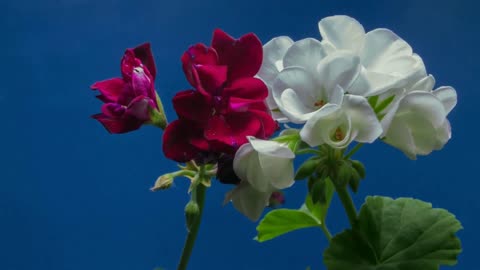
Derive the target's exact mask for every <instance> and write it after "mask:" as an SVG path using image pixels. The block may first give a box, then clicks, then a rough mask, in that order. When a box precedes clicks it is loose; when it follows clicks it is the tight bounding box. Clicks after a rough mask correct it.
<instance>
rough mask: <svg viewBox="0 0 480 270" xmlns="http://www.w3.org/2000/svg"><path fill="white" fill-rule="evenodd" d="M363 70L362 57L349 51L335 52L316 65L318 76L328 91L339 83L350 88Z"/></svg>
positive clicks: (344, 87) (345, 87)
mask: <svg viewBox="0 0 480 270" xmlns="http://www.w3.org/2000/svg"><path fill="white" fill-rule="evenodd" d="M360 70H361V65H360V58H359V57H358V56H355V55H353V54H351V53H348V52H335V53H333V54H330V55H329V56H327V57H326V58H325V59H323V60H322V61H321V62H320V63H319V64H318V66H317V67H316V73H315V75H316V77H317V80H318V81H320V83H321V84H322V86H323V88H324V89H325V91H326V92H327V93H330V92H331V91H334V89H335V87H336V86H337V85H339V86H340V87H342V88H343V89H348V88H349V87H350V85H351V84H352V83H353V82H354V81H355V79H356V78H357V77H358V75H359V73H360Z"/></svg>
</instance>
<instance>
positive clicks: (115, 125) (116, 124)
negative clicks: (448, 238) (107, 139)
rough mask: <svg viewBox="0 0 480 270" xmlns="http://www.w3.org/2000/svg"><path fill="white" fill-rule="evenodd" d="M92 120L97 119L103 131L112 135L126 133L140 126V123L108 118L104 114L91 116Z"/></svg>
mask: <svg viewBox="0 0 480 270" xmlns="http://www.w3.org/2000/svg"><path fill="white" fill-rule="evenodd" d="M92 118H94V119H97V120H98V121H99V122H100V123H101V124H102V125H103V126H104V127H105V129H106V130H107V131H108V132H110V133H114V134H120V133H126V132H129V131H133V130H137V129H139V128H140V127H141V126H142V124H143V123H142V122H139V121H132V120H126V119H121V118H118V119H117V118H110V117H108V116H106V115H104V114H95V115H92Z"/></svg>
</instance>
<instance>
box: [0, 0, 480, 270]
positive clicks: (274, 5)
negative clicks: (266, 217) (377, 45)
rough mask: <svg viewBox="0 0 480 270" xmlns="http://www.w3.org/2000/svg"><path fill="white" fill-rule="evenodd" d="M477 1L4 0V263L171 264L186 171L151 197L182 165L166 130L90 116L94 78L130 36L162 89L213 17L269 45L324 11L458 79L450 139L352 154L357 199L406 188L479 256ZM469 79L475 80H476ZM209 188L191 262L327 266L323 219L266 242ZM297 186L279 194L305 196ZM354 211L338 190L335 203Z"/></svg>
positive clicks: (339, 222)
mask: <svg viewBox="0 0 480 270" xmlns="http://www.w3.org/2000/svg"><path fill="white" fill-rule="evenodd" d="M477 10H478V6H477V5H476V3H475V1H473V0H472V1H453V0H452V1H438V0H437V1H421V0H406V1H366V0H363V1H341V0H332V1H327V0H324V1H320V0H317V1H279V0H275V1H273V0H264V1H260V0H243V1H219V0H211V1H192V0H176V1H169V2H167V1H154V0H138V1H113V0H104V1H98V0H96V1H94V0H55V1H54V0H44V1H33V0H6V1H5V0H3V1H1V2H0V33H1V37H0V38H1V43H0V44H1V45H0V48H1V58H0V59H1V64H0V78H1V86H0V115H1V133H0V149H1V150H0V164H1V165H0V184H1V186H0V269H2V270H27V269H28V270H30V269H38V270H57V269H58V270H77V269H78V270H79V269H115V270H133V269H139V270H140V269H147V270H152V269H153V268H155V267H157V266H163V267H165V268H166V269H175V267H176V263H177V260H178V258H179V255H180V252H181V249H182V246H183V241H184V237H185V226H184V217H183V207H184V205H185V203H186V202H187V200H188V197H187V194H186V189H187V186H188V185H187V182H186V180H185V181H184V180H179V181H177V182H176V184H175V187H174V188H172V189H170V190H168V191H165V192H160V193H153V192H150V191H149V188H150V187H151V185H152V184H153V182H154V180H155V179H156V178H157V176H159V175H161V174H163V173H165V172H168V171H171V170H173V169H174V168H175V167H174V166H175V164H174V163H173V162H171V161H169V160H167V159H165V158H164V157H163V154H162V152H161V136H162V133H161V131H160V130H158V129H156V128H153V127H143V128H142V129H141V130H139V131H137V132H133V133H130V134H126V135H109V134H108V133H107V132H106V131H105V130H104V129H103V127H102V126H101V125H100V124H99V123H97V122H96V121H94V120H92V119H90V118H89V116H90V115H91V114H94V113H96V112H98V111H99V109H100V105H101V104H100V102H99V101H98V100H96V99H95V98H94V95H95V94H94V93H93V92H92V91H91V90H89V86H90V85H91V84H92V83H93V82H95V81H98V80H103V79H106V78H110V77H116V76H118V75H119V74H120V73H119V72H120V70H119V62H120V58H121V56H122V54H123V52H124V50H125V48H127V47H134V46H135V45H137V44H140V43H142V42H145V41H150V42H151V43H152V46H153V52H154V55H155V59H156V62H157V67H158V70H159V71H158V75H157V81H156V88H157V89H158V91H159V93H160V94H161V96H162V98H163V100H164V102H165V106H166V108H167V113H168V116H169V119H170V120H173V119H175V117H176V116H175V114H174V112H173V111H172V106H171V104H170V103H169V100H170V99H171V98H172V97H173V95H174V94H175V92H176V91H179V90H183V89H186V88H188V83H187V82H186V80H185V79H184V76H183V73H182V70H181V66H180V60H179V59H180V56H181V54H182V52H183V51H184V50H185V49H186V48H187V47H188V46H189V45H190V44H193V43H197V42H205V43H209V42H210V38H211V33H212V31H213V29H215V28H217V27H220V28H222V29H224V30H225V31H227V32H228V33H230V34H232V35H234V36H236V37H239V36H240V35H242V34H244V33H247V32H255V33H256V34H257V35H258V36H259V37H260V39H261V40H262V41H263V42H267V41H268V40H269V39H270V38H272V37H275V36H279V35H289V36H291V37H292V38H294V39H301V38H305V37H317V38H319V34H318V30H317V22H318V20H319V19H321V18H323V17H325V16H329V15H334V14H347V15H350V16H353V17H354V18H356V19H358V20H359V21H360V22H361V23H362V24H363V25H364V27H365V28H366V29H367V30H371V29H373V28H377V27H386V28H390V29H392V30H393V31H395V32H396V33H397V34H399V35H400V36H401V37H403V38H404V39H405V40H407V41H408V42H409V43H410V45H412V47H413V48H414V50H415V52H417V53H419V54H420V55H421V56H422V57H423V59H424V61H425V63H426V65H427V68H428V71H429V72H430V73H432V74H434V76H435V77H436V79H437V86H440V85H453V86H454V87H455V88H456V89H457V92H458V96H459V104H458V106H457V107H456V108H455V110H454V111H453V112H452V113H451V115H450V117H449V118H450V120H451V122H452V126H453V138H452V140H451V141H450V142H449V144H448V145H447V146H446V147H445V148H444V149H443V150H442V151H439V152H435V153H433V154H432V155H430V156H428V157H422V158H419V159H418V160H416V161H411V160H408V159H407V158H406V157H405V156H404V155H403V154H402V153H401V152H400V151H398V150H396V149H393V148H392V147H389V146H387V145H384V144H382V143H376V144H374V145H372V146H368V147H364V148H363V149H361V151H360V152H359V153H358V154H357V155H356V157H357V158H358V159H360V160H362V161H363V162H364V163H365V165H366V166H367V171H368V173H367V174H368V178H367V180H366V181H364V182H363V184H362V186H361V189H360V192H359V194H358V195H356V196H355V201H356V203H357V206H359V205H360V204H361V203H362V202H363V200H364V197H365V196H366V195H369V194H382V195H388V196H394V197H399V196H413V197H416V198H420V199H422V200H425V201H430V202H432V203H433V205H434V206H435V207H442V208H447V209H449V210H450V211H451V212H453V213H455V214H456V216H457V217H458V218H459V219H460V220H461V221H462V223H463V225H464V227H465V229H464V230H463V231H461V232H460V233H459V236H460V237H461V239H462V241H463V247H464V252H463V253H462V255H461V256H460V262H459V264H458V266H456V267H454V268H453V269H476V268H477V267H478V243H479V242H480V237H479V235H478V233H477V232H478V228H479V227H480V219H479V217H478V213H479V210H480V203H479V201H478V200H477V194H478V188H479V187H480V184H479V182H478V180H479V179H478V166H479V165H478V161H477V156H476V154H477V153H478V152H479V150H480V149H479V148H478V145H479V143H478V136H477V134H478V131H479V129H478V123H479V122H478V109H479V104H478V100H479V98H480V95H479V93H480V92H479V91H478V90H479V89H478V84H477V81H478V76H479V75H478V74H479V71H480V70H479V68H478V63H479V60H480V59H479V57H478V44H480V35H479V30H478V27H479V21H478V18H477V17H478V12H477ZM474 79H476V80H474ZM229 188H230V187H229V186H224V185H221V184H218V183H216V182H215V183H214V186H213V188H211V189H210V190H208V194H207V196H208V197H207V202H206V211H205V215H204V220H203V224H202V227H201V230H200V236H199V238H198V241H197V243H196V247H195V249H194V253H193V256H192V258H191V265H190V266H191V267H190V269H232V270H236V269H248V270H255V269H305V268H306V266H307V265H311V266H312V269H324V267H323V266H322V263H321V254H322V252H323V250H324V248H325V247H326V241H325V239H324V237H323V235H322V233H321V231H320V230H315V229H310V230H304V231H297V232H294V233H291V234H288V235H286V236H283V237H280V238H278V239H275V240H273V241H270V242H266V243H263V244H259V243H256V242H255V241H253V240H252V238H253V237H254V236H255V226H256V224H253V223H251V222H250V221H248V220H247V219H246V218H245V217H243V216H241V215H240V214H239V213H237V212H236V211H235V210H234V209H233V207H232V206H231V205H227V206H225V207H222V200H223V197H224V193H225V192H226V191H227V190H228V189H229ZM304 194H305V186H304V183H300V184H298V185H296V186H294V187H293V188H291V189H289V190H287V191H286V195H287V205H286V206H287V207H292V208H294V207H298V206H299V205H300V204H301V202H302V198H303V196H304ZM329 220H330V224H329V226H330V228H331V230H332V231H333V232H339V231H341V230H342V229H343V228H345V227H346V226H347V220H346V217H345V214H344V212H343V210H342V209H341V206H340V205H339V203H338V200H335V201H334V204H333V206H332V210H331V212H330V215H329Z"/></svg>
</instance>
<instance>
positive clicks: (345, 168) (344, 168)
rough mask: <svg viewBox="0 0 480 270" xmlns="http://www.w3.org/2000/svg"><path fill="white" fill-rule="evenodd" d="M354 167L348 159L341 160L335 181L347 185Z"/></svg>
mask: <svg viewBox="0 0 480 270" xmlns="http://www.w3.org/2000/svg"><path fill="white" fill-rule="evenodd" d="M352 171H353V168H352V166H351V165H350V162H348V161H341V162H340V164H339V166H338V168H337V177H336V179H335V181H336V182H337V185H339V186H346V185H347V184H348V182H349V181H350V178H351V177H352Z"/></svg>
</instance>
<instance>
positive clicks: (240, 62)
mask: <svg viewBox="0 0 480 270" xmlns="http://www.w3.org/2000/svg"><path fill="white" fill-rule="evenodd" d="M212 47H213V48H214V49H215V50H216V51H217V53H218V59H219V64H221V65H227V66H228V80H230V81H233V80H235V79H238V78H243V77H253V76H254V75H255V74H257V72H258V70H259V69H260V66H261V65H262V59H263V49H262V43H261V42H260V40H259V39H258V37H257V36H256V35H255V34H253V33H250V34H246V35H244V36H242V37H240V38H239V39H237V40H235V39H234V38H233V37H231V36H229V35H228V34H227V33H225V32H223V31H222V30H220V29H217V30H215V31H214V33H213V39H212Z"/></svg>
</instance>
